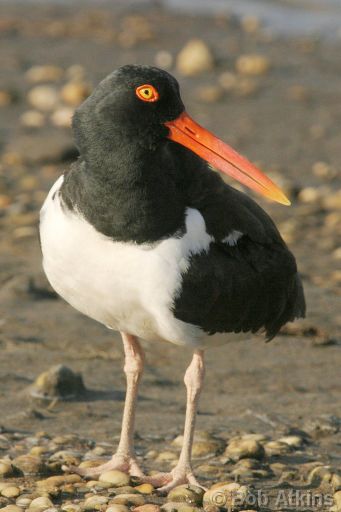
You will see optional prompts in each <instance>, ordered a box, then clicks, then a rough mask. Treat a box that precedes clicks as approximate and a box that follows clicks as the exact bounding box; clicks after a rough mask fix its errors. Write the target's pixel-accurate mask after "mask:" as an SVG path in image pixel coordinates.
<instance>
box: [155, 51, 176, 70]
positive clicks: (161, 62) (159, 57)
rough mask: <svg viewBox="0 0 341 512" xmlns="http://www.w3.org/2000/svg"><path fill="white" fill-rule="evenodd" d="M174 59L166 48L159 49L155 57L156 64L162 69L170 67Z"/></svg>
mask: <svg viewBox="0 0 341 512" xmlns="http://www.w3.org/2000/svg"><path fill="white" fill-rule="evenodd" d="M173 60H174V59H173V55H172V54H171V53H170V52H167V51H165V50H160V51H158V52H157V53H156V55H155V58H154V61H155V64H156V65H157V66H158V67H159V68H162V69H170V68H171V67H172V65H173Z"/></svg>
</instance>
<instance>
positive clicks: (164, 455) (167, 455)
mask: <svg viewBox="0 0 341 512" xmlns="http://www.w3.org/2000/svg"><path fill="white" fill-rule="evenodd" d="M156 460H157V461H158V462H163V461H168V460H170V461H171V460H178V455H177V454H176V453H174V452H171V451H169V450H165V451H164V452H160V453H159V455H158V456H157V457H156Z"/></svg>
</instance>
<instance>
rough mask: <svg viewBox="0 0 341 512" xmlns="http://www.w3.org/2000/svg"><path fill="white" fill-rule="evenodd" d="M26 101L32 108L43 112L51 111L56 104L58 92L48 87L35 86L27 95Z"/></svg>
mask: <svg viewBox="0 0 341 512" xmlns="http://www.w3.org/2000/svg"><path fill="white" fill-rule="evenodd" d="M27 100H28V102H29V103H30V105H32V107H34V108H37V109H38V110H42V111H44V112H46V111H50V110H53V109H54V108H55V107H56V106H57V103H58V92H57V89H56V88H55V87H52V86H50V85H37V86H36V87H33V89H31V90H30V91H29V92H28V94H27Z"/></svg>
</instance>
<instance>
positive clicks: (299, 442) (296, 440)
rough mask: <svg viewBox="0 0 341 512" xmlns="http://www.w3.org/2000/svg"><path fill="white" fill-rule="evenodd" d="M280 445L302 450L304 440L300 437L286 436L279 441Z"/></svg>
mask: <svg viewBox="0 0 341 512" xmlns="http://www.w3.org/2000/svg"><path fill="white" fill-rule="evenodd" d="M278 441H279V442H280V443H285V444H287V445H288V446H292V447H293V448H301V447H302V446H303V438H302V437H300V436H284V437H281V438H280V439H279V440H278Z"/></svg>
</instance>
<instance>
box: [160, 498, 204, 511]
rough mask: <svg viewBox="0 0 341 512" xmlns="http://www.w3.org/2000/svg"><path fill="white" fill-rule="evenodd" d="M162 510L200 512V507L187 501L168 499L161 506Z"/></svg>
mask: <svg viewBox="0 0 341 512" xmlns="http://www.w3.org/2000/svg"><path fill="white" fill-rule="evenodd" d="M161 510H162V512H200V511H201V510H202V509H201V508H199V507H195V506H193V505H189V504H188V503H177V502H174V501H168V502H167V503H164V504H163V505H162V506H161Z"/></svg>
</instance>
